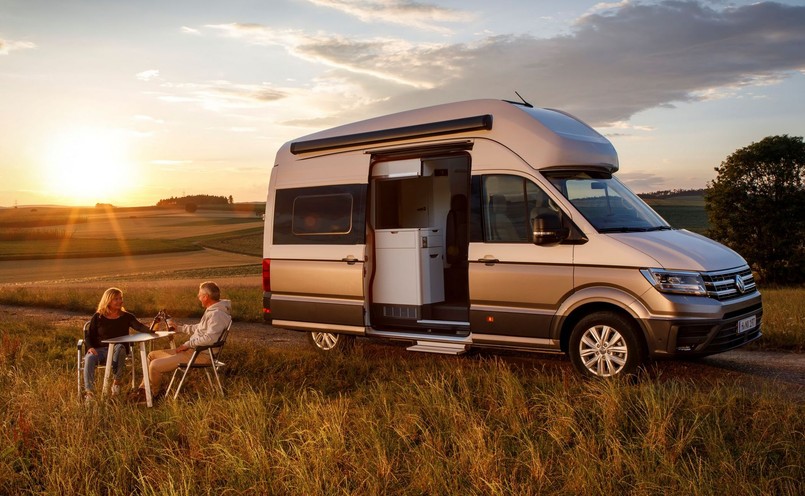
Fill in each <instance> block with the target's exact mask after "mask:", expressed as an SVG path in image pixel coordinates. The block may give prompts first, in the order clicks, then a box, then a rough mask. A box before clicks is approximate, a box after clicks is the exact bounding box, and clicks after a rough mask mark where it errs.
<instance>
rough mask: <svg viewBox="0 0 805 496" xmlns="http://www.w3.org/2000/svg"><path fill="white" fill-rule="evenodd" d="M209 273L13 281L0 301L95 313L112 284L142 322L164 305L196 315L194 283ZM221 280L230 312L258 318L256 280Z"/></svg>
mask: <svg viewBox="0 0 805 496" xmlns="http://www.w3.org/2000/svg"><path fill="white" fill-rule="evenodd" d="M210 279H211V278H210V277H209V275H206V277H205V275H203V274H199V277H198V279H197V280H189V279H183V280H178V281H176V280H164V279H158V280H153V281H151V280H145V281H131V280H127V281H120V282H114V281H96V282H87V283H80V284H59V285H50V286H46V285H37V284H34V285H15V286H13V289H7V290H4V291H0V303H5V304H10V305H23V306H36V307H45V308H61V309H65V310H72V311H77V312H85V313H86V314H87V316H88V317H89V316H90V315H92V314H93V313H95V309H96V307H97V306H98V301H99V300H100V297H101V295H102V294H103V292H104V290H106V288H108V287H110V286H115V287H118V288H120V289H121V290H123V295H124V305H125V307H126V309H127V310H129V311H130V312H132V313H134V314H135V315H137V317H139V318H140V320H142V321H143V322H145V320H146V319H147V318H148V317H151V316H153V315H156V313H157V312H158V311H159V310H161V309H167V310H168V312H169V313H170V314H171V315H172V316H174V317H180V318H181V317H200V316H201V315H202V314H203V313H204V309H203V308H202V307H201V306H200V305H199V302H198V298H197V297H196V295H197V294H198V285H199V284H200V283H201V282H203V281H206V280H210ZM213 280H214V279H213ZM229 281H232V282H228V283H227V284H221V285H220V286H221V297H222V298H226V299H230V300H232V316H233V317H234V318H235V320H238V321H250V322H259V321H261V320H262V318H263V313H262V312H263V289H262V287H261V286H260V285H259V282H257V283H255V282H252V281H253V278H252V279H244V281H243V282H234V281H237V279H232V280H229ZM7 288H12V287H10V286H9V287H7Z"/></svg>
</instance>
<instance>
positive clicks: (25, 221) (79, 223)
mask: <svg viewBox="0 0 805 496" xmlns="http://www.w3.org/2000/svg"><path fill="white" fill-rule="evenodd" d="M33 210H35V211H34V212H31V211H30V210H28V209H5V210H2V211H0V229H2V233H0V261H3V260H39V259H52V258H93V257H117V256H132V255H149V254H155V253H175V252H182V251H194V250H200V249H201V247H202V246H209V247H211V248H216V249H222V250H226V251H231V252H236V253H246V254H250V255H254V256H262V232H263V221H262V220H261V219H260V218H259V217H255V215H254V214H253V212H243V211H235V210H200V211H198V212H195V213H192V214H191V213H187V212H184V211H183V210H178V209H165V208H159V209H157V208H149V209H113V210H104V209H94V210H93V209H86V208H84V209H72V210H68V209H58V208H46V207H41V208H37V209H33ZM45 226H46V227H45Z"/></svg>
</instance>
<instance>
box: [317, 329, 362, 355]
mask: <svg viewBox="0 0 805 496" xmlns="http://www.w3.org/2000/svg"><path fill="white" fill-rule="evenodd" d="M307 339H308V341H309V342H310V344H311V345H313V348H314V349H315V350H316V351H318V352H319V353H323V354H325V355H331V354H334V353H336V354H338V353H343V354H346V353H349V352H350V351H352V347H353V346H354V345H355V336H349V335H346V334H333V333H331V332H310V333H308V335H307Z"/></svg>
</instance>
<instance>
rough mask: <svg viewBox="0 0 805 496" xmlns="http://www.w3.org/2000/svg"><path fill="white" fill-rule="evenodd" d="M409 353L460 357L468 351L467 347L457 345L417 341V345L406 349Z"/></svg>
mask: <svg viewBox="0 0 805 496" xmlns="http://www.w3.org/2000/svg"><path fill="white" fill-rule="evenodd" d="M406 349H407V350H408V351H420V352H423V353H441V354H443V355H460V354H462V353H464V352H465V351H467V345H465V344H455V343H435V342H432V341H417V342H416V344H415V345H413V346H409V347H408V348H406Z"/></svg>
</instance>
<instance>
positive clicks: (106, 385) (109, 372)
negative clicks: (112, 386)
mask: <svg viewBox="0 0 805 496" xmlns="http://www.w3.org/2000/svg"><path fill="white" fill-rule="evenodd" d="M114 350H115V345H114V344H110V345H109V352H108V353H107V354H106V370H104V371H103V389H101V396H106V393H107V392H108V391H109V376H110V375H112V354H113V352H114Z"/></svg>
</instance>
